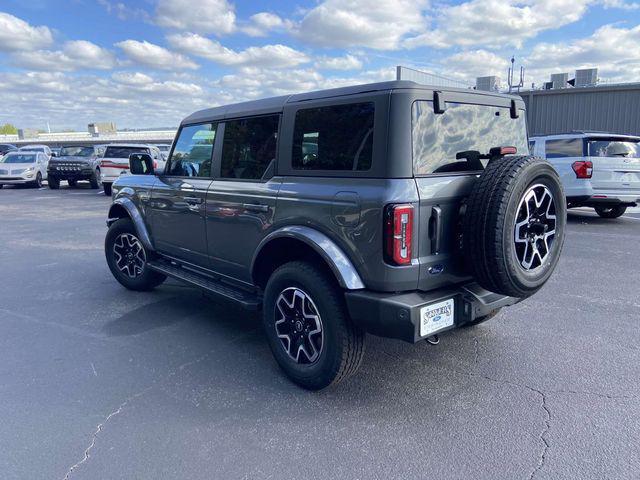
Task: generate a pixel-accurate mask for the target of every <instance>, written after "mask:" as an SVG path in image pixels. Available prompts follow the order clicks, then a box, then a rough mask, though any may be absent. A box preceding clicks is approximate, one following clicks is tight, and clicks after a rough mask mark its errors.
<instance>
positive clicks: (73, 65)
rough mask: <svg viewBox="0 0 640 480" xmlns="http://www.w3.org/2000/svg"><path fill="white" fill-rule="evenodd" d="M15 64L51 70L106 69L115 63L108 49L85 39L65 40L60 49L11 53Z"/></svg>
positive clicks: (34, 68)
mask: <svg viewBox="0 0 640 480" xmlns="http://www.w3.org/2000/svg"><path fill="white" fill-rule="evenodd" d="M12 61H13V63H14V64H15V65H18V66H20V67H24V68H29V69H33V70H47V71H52V72H60V71H71V70H80V69H98V70H108V69H110V68H113V67H114V66H115V65H116V58H115V56H114V55H113V53H111V52H110V51H108V50H106V49H104V48H101V47H99V46H98V45H96V44H95V43H91V42H87V41H86V40H73V41H70V42H66V43H65V44H64V46H63V48H62V50H55V51H51V50H36V51H33V52H17V53H15V54H13V55H12Z"/></svg>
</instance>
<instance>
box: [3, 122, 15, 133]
mask: <svg viewBox="0 0 640 480" xmlns="http://www.w3.org/2000/svg"><path fill="white" fill-rule="evenodd" d="M17 133H18V129H17V128H16V127H15V126H14V125H11V124H10V123H5V124H4V125H2V126H0V135H17Z"/></svg>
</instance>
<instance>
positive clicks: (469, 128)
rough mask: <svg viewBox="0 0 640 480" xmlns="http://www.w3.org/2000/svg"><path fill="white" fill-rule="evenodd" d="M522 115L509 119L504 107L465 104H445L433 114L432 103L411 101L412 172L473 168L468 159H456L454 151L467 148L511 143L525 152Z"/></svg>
mask: <svg viewBox="0 0 640 480" xmlns="http://www.w3.org/2000/svg"><path fill="white" fill-rule="evenodd" d="M524 117H525V116H524V114H523V113H522V112H521V114H520V116H519V117H518V118H511V115H510V111H509V108H508V107H495V106H488V105H471V104H466V103H447V109H446V110H445V112H444V113H441V114H436V113H434V111H433V102H430V101H422V100H421V101H417V102H414V104H413V108H412V111H411V131H412V138H413V172H414V174H415V175H428V174H432V173H445V172H472V171H477V167H476V166H475V165H472V164H470V163H469V161H468V160H466V159H460V160H456V154H458V153H460V152H464V151H467V150H475V151H478V152H480V153H482V154H487V153H489V150H490V149H491V148H492V147H501V146H513V147H516V148H517V149H518V153H520V154H527V153H528V151H529V144H528V141H527V127H526V123H525V118H524ZM485 163H486V161H485Z"/></svg>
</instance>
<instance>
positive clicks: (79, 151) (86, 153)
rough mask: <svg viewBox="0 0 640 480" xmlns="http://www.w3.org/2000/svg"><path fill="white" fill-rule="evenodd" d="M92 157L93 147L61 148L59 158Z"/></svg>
mask: <svg viewBox="0 0 640 480" xmlns="http://www.w3.org/2000/svg"><path fill="white" fill-rule="evenodd" d="M91 155H93V147H62V148H61V149H60V153H59V156H61V157H90V156H91Z"/></svg>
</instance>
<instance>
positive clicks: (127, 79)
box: [111, 72, 153, 85]
mask: <svg viewBox="0 0 640 480" xmlns="http://www.w3.org/2000/svg"><path fill="white" fill-rule="evenodd" d="M111 78H113V79H114V80H115V81H116V82H118V83H122V84H124V85H148V84H150V83H153V78H151V77H150V76H149V75H146V74H144V73H140V72H134V73H131V72H115V73H114V74H113V75H111Z"/></svg>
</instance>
